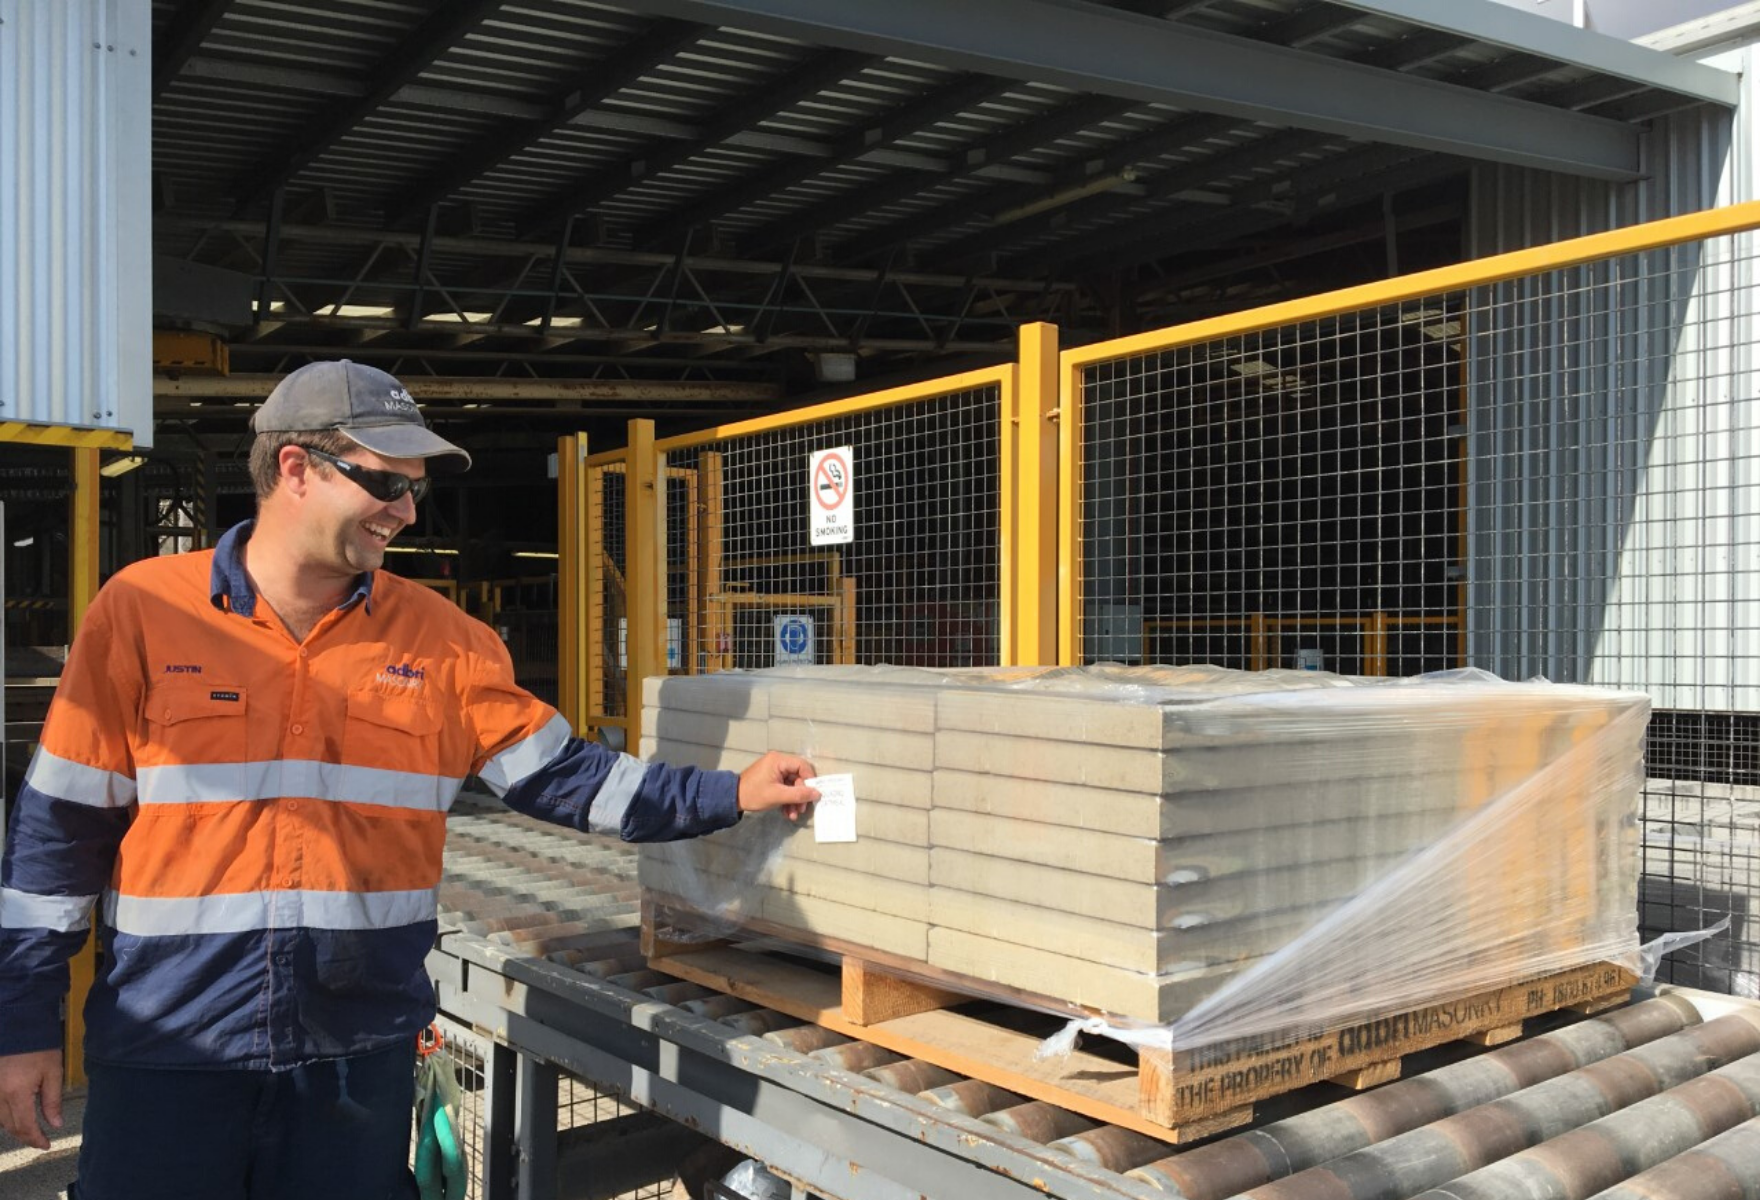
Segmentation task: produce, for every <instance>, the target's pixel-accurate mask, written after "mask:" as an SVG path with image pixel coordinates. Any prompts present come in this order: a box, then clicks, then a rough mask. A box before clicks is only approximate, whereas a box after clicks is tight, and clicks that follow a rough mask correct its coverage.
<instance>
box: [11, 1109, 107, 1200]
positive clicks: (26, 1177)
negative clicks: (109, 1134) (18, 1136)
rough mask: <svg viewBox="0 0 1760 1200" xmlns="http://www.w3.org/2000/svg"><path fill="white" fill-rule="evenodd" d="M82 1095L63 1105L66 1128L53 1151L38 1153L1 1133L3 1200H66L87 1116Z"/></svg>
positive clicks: (51, 1147)
mask: <svg viewBox="0 0 1760 1200" xmlns="http://www.w3.org/2000/svg"><path fill="white" fill-rule="evenodd" d="M85 1111H86V1101H85V1097H84V1096H82V1095H72V1096H68V1097H67V1098H66V1099H65V1100H64V1102H63V1104H62V1118H63V1121H64V1124H63V1127H62V1128H61V1129H59V1130H55V1131H52V1132H54V1134H55V1136H54V1137H53V1138H52V1139H51V1140H50V1142H49V1149H47V1150H35V1149H32V1148H31V1147H29V1146H25V1145H21V1144H20V1143H19V1142H17V1141H15V1140H14V1139H13V1138H12V1137H11V1136H10V1135H8V1134H5V1133H0V1200H65V1198H66V1196H67V1185H68V1184H69V1183H71V1182H72V1181H73V1177H74V1168H75V1166H76V1164H77V1162H78V1159H79V1142H80V1124H81V1118H82V1117H84V1116H85Z"/></svg>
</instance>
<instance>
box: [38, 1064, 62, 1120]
mask: <svg viewBox="0 0 1760 1200" xmlns="http://www.w3.org/2000/svg"><path fill="white" fill-rule="evenodd" d="M42 1099H43V1116H45V1117H47V1118H48V1120H49V1124H50V1125H51V1126H52V1127H54V1128H56V1129H60V1128H61V1073H60V1072H59V1071H57V1072H55V1073H54V1074H50V1075H45V1076H43V1096H42Z"/></svg>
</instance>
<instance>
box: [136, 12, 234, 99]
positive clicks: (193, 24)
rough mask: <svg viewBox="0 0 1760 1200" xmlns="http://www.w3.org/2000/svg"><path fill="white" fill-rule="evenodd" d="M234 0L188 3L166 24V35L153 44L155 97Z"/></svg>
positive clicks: (174, 76)
mask: <svg viewBox="0 0 1760 1200" xmlns="http://www.w3.org/2000/svg"><path fill="white" fill-rule="evenodd" d="M230 3H231V0H196V2H195V3H190V4H185V5H184V6H183V7H182V8H181V9H179V10H178V12H177V15H176V16H175V17H172V18H171V22H170V24H169V25H167V26H166V27H165V33H164V36H163V37H161V38H160V39H159V40H158V41H157V42H155V43H154V44H153V99H155V100H157V99H158V98H159V94H160V93H161V92H163V91H164V90H165V89H166V88H167V87H169V86H170V85H171V81H172V80H173V79H175V78H177V75H178V72H180V71H182V70H183V66H184V64H185V63H187V62H188V61H189V60H190V58H191V57H192V56H194V54H195V52H196V50H197V49H199V48H200V47H201V44H202V39H204V38H206V37H207V36H208V31H209V30H211V29H213V28H214V26H215V25H217V24H219V22H220V18H221V17H222V16H224V15H225V14H226V8H227V5H228V4H230Z"/></svg>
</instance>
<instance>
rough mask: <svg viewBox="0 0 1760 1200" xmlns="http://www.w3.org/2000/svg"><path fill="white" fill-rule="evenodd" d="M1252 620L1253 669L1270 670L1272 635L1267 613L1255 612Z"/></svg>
mask: <svg viewBox="0 0 1760 1200" xmlns="http://www.w3.org/2000/svg"><path fill="white" fill-rule="evenodd" d="M1251 620H1252V625H1251V629H1252V633H1251V635H1250V636H1251V639H1252V664H1253V670H1255V671H1265V670H1269V669H1270V666H1271V637H1270V632H1269V622H1267V621H1266V620H1265V614H1264V613H1262V612H1256V613H1253V614H1252V617H1251Z"/></svg>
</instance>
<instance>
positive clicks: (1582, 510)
mask: <svg viewBox="0 0 1760 1200" xmlns="http://www.w3.org/2000/svg"><path fill="white" fill-rule="evenodd" d="M1756 52H1757V51H1756V49H1754V48H1749V49H1744V50H1739V51H1735V52H1732V53H1730V54H1725V55H1722V56H1719V57H1718V58H1714V59H1711V60H1709V61H1711V62H1714V63H1716V64H1717V65H1720V66H1724V67H1727V68H1731V69H1737V70H1740V71H1741V72H1742V78H1743V81H1744V82H1743V98H1742V103H1741V107H1740V108H1739V109H1738V110H1737V112H1736V113H1735V114H1733V115H1732V114H1730V113H1726V112H1722V111H1718V110H1713V109H1710V108H1706V109H1701V110H1696V111H1693V112H1688V113H1683V114H1679V115H1676V116H1673V117H1669V118H1665V119H1662V120H1659V121H1657V122H1656V125H1655V128H1654V129H1653V130H1652V132H1651V133H1650V134H1649V135H1648V137H1647V138H1646V149H1645V152H1646V159H1647V166H1648V172H1649V173H1648V176H1647V177H1646V178H1645V179H1643V180H1641V181H1639V182H1637V183H1632V184H1607V183H1598V182H1595V181H1591V180H1584V179H1576V178H1570V177H1565V176H1559V175H1550V174H1547V173H1545V172H1538V171H1528V170H1517V169H1508V168H1500V167H1494V166H1486V167H1483V168H1479V169H1478V170H1477V171H1476V172H1475V174H1474V177H1473V199H1472V204H1471V207H1470V211H1471V216H1470V218H1469V225H1468V252H1469V255H1470V256H1471V257H1480V256H1483V255H1488V254H1495V253H1499V252H1502V251H1505V250H1514V249H1518V248H1521V247H1525V246H1532V245H1539V244H1543V243H1546V242H1551V241H1556V240H1559V239H1561V238H1570V237H1576V236H1579V235H1582V234H1587V233H1594V232H1599V231H1601V230H1606V229H1613V228H1619V227H1623V226H1628V225H1633V224H1637V223H1640V222H1644V221H1649V220H1654V219H1658V218H1662V217H1668V216H1674V215H1677V214H1680V213H1687V212H1696V211H1699V210H1702V209H1706V208H1711V207H1715V206H1719V205H1725V204H1733V203H1739V202H1742V201H1745V200H1751V199H1756V198H1760V186H1757V182H1756V156H1755V154H1754V139H1755V137H1756V135H1757V134H1760V130H1757V129H1756V127H1755V115H1756V113H1757V112H1760V108H1757V107H1756V104H1757V102H1760V85H1757V84H1756V81H1755V79H1754V77H1753V75H1752V74H1751V73H1750V72H1749V71H1748V70H1747V67H1748V65H1749V58H1750V56H1752V55H1753V54H1755V53H1756ZM1751 272H1752V266H1751V260H1750V254H1749V251H1748V250H1747V249H1745V248H1738V247H1734V246H1731V245H1729V244H1728V243H1727V241H1726V242H1725V243H1724V244H1706V245H1692V246H1683V247H1679V248H1676V249H1674V250H1670V251H1663V252H1657V253H1656V254H1653V255H1649V256H1645V257H1644V260H1643V262H1642V263H1637V262H1633V261H1620V262H1616V263H1613V264H1607V265H1604V266H1598V267H1594V268H1586V269H1584V270H1583V271H1581V272H1578V273H1577V274H1576V276H1575V277H1574V278H1573V279H1570V280H1564V281H1560V280H1553V281H1548V283H1547V285H1546V286H1543V287H1538V288H1536V287H1534V286H1533V281H1518V282H1517V283H1512V284H1508V285H1504V286H1503V287H1499V288H1495V289H1488V290H1487V292H1486V293H1485V294H1483V295H1480V296H1476V297H1475V298H1474V304H1473V307H1474V308H1475V309H1485V308H1489V309H1491V310H1494V311H1499V312H1502V313H1504V314H1509V313H1511V312H1516V313H1519V314H1520V316H1519V318H1518V319H1513V320H1507V319H1506V320H1503V321H1500V328H1499V329H1498V330H1496V331H1491V330H1480V331H1477V332H1479V333H1480V334H1481V336H1479V337H1477V338H1474V339H1472V340H1470V342H1469V345H1470V346H1471V358H1470V368H1469V369H1470V377H1471V381H1472V390H1471V395H1472V399H1473V403H1472V405H1471V410H1470V411H1471V417H1470V423H1471V428H1470V436H1471V452H1470V455H1469V459H1470V461H1471V463H1472V470H1473V479H1472V484H1473V486H1472V489H1471V493H1470V497H1471V498H1470V512H1469V530H1470V535H1471V536H1470V547H1471V557H1472V561H1471V563H1470V564H1469V577H1470V579H1471V580H1472V588H1471V593H1470V602H1469V606H1468V607H1469V611H1468V621H1469V631H1470V632H1469V655H1470V658H1471V661H1473V662H1474V663H1475V664H1477V665H1481V666H1485V667H1487V668H1490V669H1492V670H1496V671H1498V672H1499V673H1500V674H1504V675H1507V676H1512V677H1523V676H1528V675H1535V674H1539V675H1545V676H1547V677H1548V678H1552V679H1556V680H1561V681H1563V680H1580V681H1585V682H1596V683H1606V684H1611V685H1615V686H1625V687H1637V688H1642V689H1644V690H1647V691H1649V692H1650V693H1651V695H1652V698H1653V699H1654V701H1655V703H1656V704H1657V705H1658V707H1661V708H1680V709H1695V710H1711V711H1749V712H1760V652H1754V651H1755V650H1756V647H1752V646H1747V645H1746V640H1747V638H1748V637H1749V632H1748V631H1752V630H1760V579H1757V577H1756V575H1755V574H1754V569H1755V568H1760V527H1756V525H1755V520H1756V518H1755V516H1754V515H1753V512H1754V509H1755V506H1754V505H1751V504H1744V503H1743V501H1742V499H1741V497H1742V495H1743V492H1742V491H1741V485H1742V484H1743V483H1747V484H1755V483H1760V480H1756V479H1754V478H1753V477H1752V476H1753V470H1754V468H1753V465H1752V464H1753V463H1755V462H1756V461H1760V445H1756V444H1754V443H1755V440H1756V438H1760V413H1757V412H1756V411H1755V407H1754V406H1755V404H1760V390H1756V387H1755V376H1754V371H1755V369H1756V364H1755V363H1753V362H1751V361H1749V349H1748V348H1749V347H1751V346H1752V345H1753V344H1754V343H1755V342H1756V340H1757V338H1756V322H1760V310H1757V302H1756V300H1755V298H1754V287H1753V286H1752V285H1753V284H1755V283H1757V282H1760V281H1756V280H1753V279H1751V278H1748V275H1749V274H1750V273H1751ZM1524 289H1526V290H1524ZM1608 296H1617V297H1619V299H1618V301H1617V302H1616V303H1609V302H1608V301H1607V299H1606V297H1608ZM1591 298H1593V299H1591ZM1579 301H1580V302H1579ZM1732 400H1733V401H1734V402H1732ZM1750 402H1752V403H1750ZM1689 526H1690V527H1689ZM1716 547H1723V548H1724V549H1723V550H1717V549H1715V548H1716Z"/></svg>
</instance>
